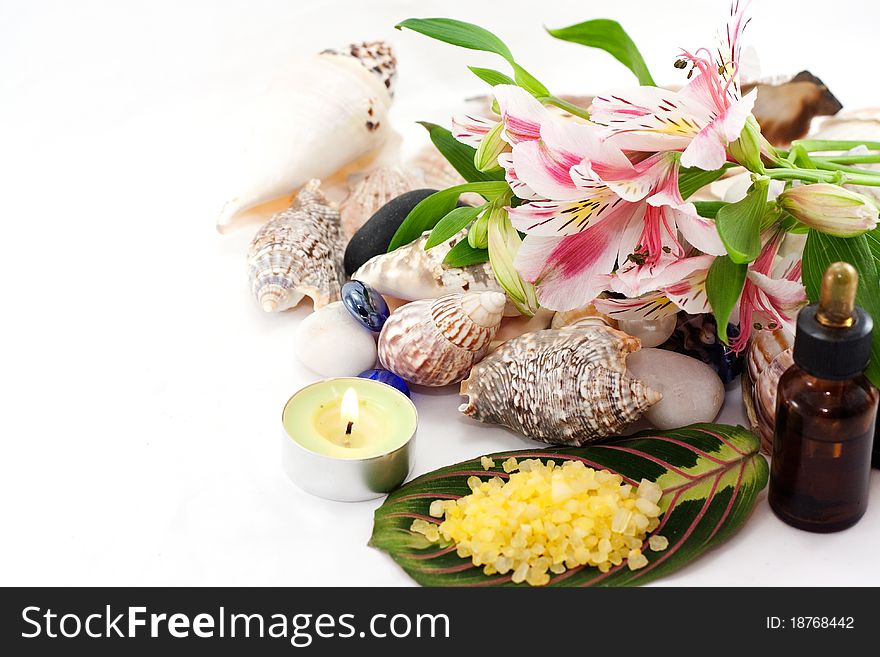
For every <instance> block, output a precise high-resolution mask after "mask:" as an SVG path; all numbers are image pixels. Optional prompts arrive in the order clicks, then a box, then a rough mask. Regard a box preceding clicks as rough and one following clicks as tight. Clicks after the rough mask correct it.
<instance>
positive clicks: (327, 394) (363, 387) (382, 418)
mask: <svg viewBox="0 0 880 657" xmlns="http://www.w3.org/2000/svg"><path fill="white" fill-rule="evenodd" d="M352 390H354V393H355V394H356V396H357V402H358V404H357V410H356V411H355V414H354V415H352V412H351V409H350V408H345V407H343V398H346V401H345V406H346V407H348V406H350V399H348V397H351V396H352V393H351V392H350V391H352ZM346 393H348V395H346ZM281 424H282V444H281V459H282V464H283V466H284V470H285V472H286V473H287V476H288V477H290V479H291V481H293V482H294V483H295V484H296V485H297V486H299V487H300V488H302V489H303V490H305V491H306V492H308V493H311V494H313V495H317V496H319V497H324V498H327V499H331V500H339V501H343V502H356V501H361V500H369V499H373V498H376V497H381V496H382V495H384V494H385V493H388V492H390V491H392V490H394V489H395V488H397V487H398V486H400V484H402V483H403V482H404V481H405V480H406V478H407V476H408V475H409V473H410V471H411V470H412V464H413V452H412V449H413V447H412V443H413V440H414V439H415V434H416V426H417V424H418V414H417V413H416V408H415V406H414V405H413V403H412V401H410V399H409V398H408V397H407V396H406V395H404V394H402V393H401V392H399V391H398V390H396V389H395V388H393V387H391V386H389V385H386V384H384V383H379V382H378V381H373V380H370V379H361V378H354V377H351V378H348V377H343V378H336V379H326V380H324V381H319V382H317V383H313V384H311V385H308V386H306V387H305V388H302V389H301V390H299V391H298V392H297V393H296V394H294V395H293V396H292V397H291V398H290V399H289V400H288V401H287V403H286V404H285V405H284V411H283V412H282V415H281Z"/></svg>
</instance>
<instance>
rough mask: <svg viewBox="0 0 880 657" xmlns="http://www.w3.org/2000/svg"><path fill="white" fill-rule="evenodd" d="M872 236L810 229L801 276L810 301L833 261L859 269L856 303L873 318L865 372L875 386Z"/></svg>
mask: <svg viewBox="0 0 880 657" xmlns="http://www.w3.org/2000/svg"><path fill="white" fill-rule="evenodd" d="M875 238H876V235H873V234H872V236H871V237H870V238H869V237H868V234H865V235H858V236H856V237H835V236H834V235H828V234H826V233H820V232H819V231H817V230H812V229H811V230H810V232H809V234H808V235H807V243H806V246H805V247H804V255H803V260H802V266H803V273H802V279H803V282H804V287H806V288H807V296H808V297H809V298H810V302H811V303H818V301H819V290H820V289H821V287H822V277H823V276H824V275H825V270H826V269H827V268H828V265H830V264H831V263H833V262H841V261H843V262H848V263H849V264H851V265H852V266H853V267H855V268H856V271H858V272H859V289H858V291H857V292H856V303H858V305H860V306H861V307H862V308H864V309H865V311H866V312H867V313H868V314H869V315H870V316H871V318H872V319H873V320H874V324H875V328H874V334H873V338H872V344H871V363H870V364H869V365H868V369H867V371H866V372H865V374H866V375H867V377H868V378H869V379H870V380H871V383H873V384H874V385H875V386H878V385H880V330H877V324H878V323H880V286H878V284H877V273H878V268H877V262H876V260H875V257H876V256H875V254H876V252H872V247H871V243H872V242H873V240H874V239H875Z"/></svg>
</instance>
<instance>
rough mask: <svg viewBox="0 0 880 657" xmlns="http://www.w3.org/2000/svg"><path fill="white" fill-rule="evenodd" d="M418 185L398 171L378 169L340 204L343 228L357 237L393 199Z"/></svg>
mask: <svg viewBox="0 0 880 657" xmlns="http://www.w3.org/2000/svg"><path fill="white" fill-rule="evenodd" d="M418 184H419V183H418V182H417V181H416V180H415V179H414V178H413V177H412V176H408V175H407V174H405V173H404V172H403V171H402V170H401V169H400V168H399V167H379V168H378V169H374V170H373V171H371V172H370V173H368V174H367V175H366V176H364V177H363V178H362V179H361V180H360V181H359V182H358V183H357V184H355V185H354V187H352V188H351V191H350V192H349V194H348V196H347V197H346V198H345V200H343V201H342V203H340V204H339V214H340V216H341V217H342V228H343V230H344V231H345V234H346V235H347V236H348V237H351V236H352V235H354V234H355V233H356V232H357V230H358V229H359V228H360V227H361V226H363V225H364V224H365V223H366V222H367V219H369V218H370V217H372V216H373V215H374V214H375V213H376V211H377V210H378V209H379V208H381V207H382V206H383V205H385V204H386V203H388V201H390V200H391V199H393V198H397V197H398V196H400V195H401V194H403V193H405V192H409V191H411V190H413V189H415V188H416V187H418Z"/></svg>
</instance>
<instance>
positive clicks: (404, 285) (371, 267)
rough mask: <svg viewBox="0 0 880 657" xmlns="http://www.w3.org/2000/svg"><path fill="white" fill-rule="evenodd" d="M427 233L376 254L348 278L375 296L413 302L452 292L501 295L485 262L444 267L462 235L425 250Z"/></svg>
mask: <svg viewBox="0 0 880 657" xmlns="http://www.w3.org/2000/svg"><path fill="white" fill-rule="evenodd" d="M428 235H430V231H426V232H425V233H423V234H422V236H421V237H420V238H419V239H417V240H415V241H414V242H411V243H410V244H407V245H406V246H402V247H400V248H399V249H396V250H394V251H392V252H391V253H380V254H379V255H377V256H375V257H373V258H370V259H369V260H367V262H365V263H364V264H363V265H361V267H360V269H358V270H357V271H356V272H355V273H354V274H352V276H351V277H352V278H353V279H355V280H358V281H361V282H362V283H366V284H367V285H369V286H370V287H372V288H373V289H374V290H376V291H377V292H379V294H383V295H388V296H391V297H397V298H398V299H406V300H408V301H415V300H417V299H436V298H438V297H442V296H445V295H447V294H453V293H463V292H482V291H493V292H501V285H499V284H498V281H497V279H496V278H495V274H494V272H493V271H492V266H491V265H490V264H489V263H488V262H485V263H483V264H480V265H471V266H469V267H447V266H446V265H444V264H443V258H445V257H446V254H447V253H449V250H450V249H451V248H452V247H453V246H454V245H455V243H456V242H457V241H458V240H459V239H461V238H462V237H463V236H464V235H465V233H464V232H462V233H460V234H459V235H457V236H455V237H453V238H452V239H450V240H447V241H446V242H444V243H443V244H438V245H437V246H435V247H434V248H433V249H428V250H427V251H425V243H426V242H427V241H428Z"/></svg>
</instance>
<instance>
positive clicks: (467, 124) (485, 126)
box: [452, 114, 498, 148]
mask: <svg viewBox="0 0 880 657" xmlns="http://www.w3.org/2000/svg"><path fill="white" fill-rule="evenodd" d="M496 125H498V121H497V120H493V119H487V118H485V117H482V116H476V115H473V114H455V115H454V116H453V117H452V136H453V137H455V138H456V139H457V140H458V141H460V142H461V143H462V144H467V145H468V146H472V147H473V148H478V147H479V146H480V142H481V141H482V140H483V137H485V136H486V134H488V132H489V131H490V130H491V129H492V128H494V127H495V126H496Z"/></svg>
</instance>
